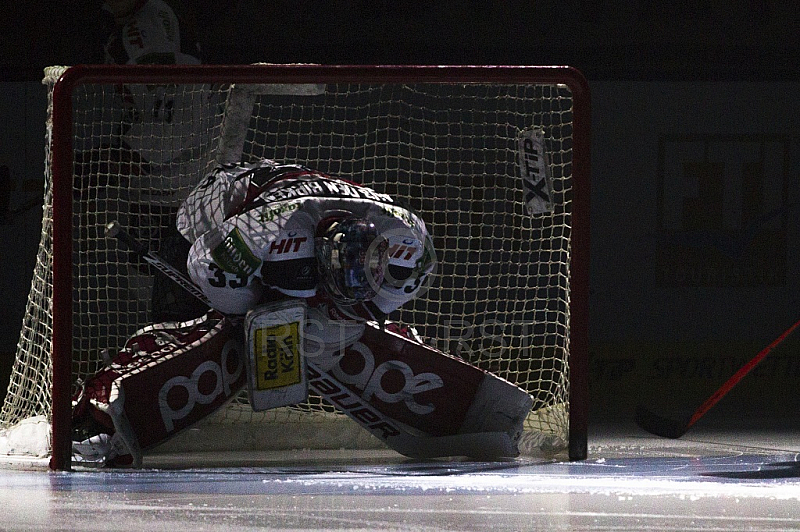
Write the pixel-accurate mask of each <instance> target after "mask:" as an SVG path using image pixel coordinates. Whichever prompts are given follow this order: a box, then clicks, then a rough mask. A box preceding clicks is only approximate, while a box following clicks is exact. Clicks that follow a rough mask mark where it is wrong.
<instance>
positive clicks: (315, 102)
mask: <svg viewBox="0 0 800 532" xmlns="http://www.w3.org/2000/svg"><path fill="white" fill-rule="evenodd" d="M57 77H58V79H57V81H55V83H54V84H53V85H52V91H51V94H50V128H49V129H48V132H49V133H48V134H49V135H51V138H50V139H48V146H49V151H48V164H47V168H48V172H49V176H46V178H47V183H48V184H47V185H46V188H47V189H48V190H46V192H47V194H48V195H51V196H52V197H51V198H46V203H45V218H47V217H48V216H49V214H50V213H49V212H48V211H49V209H50V208H51V209H52V218H51V221H49V223H43V236H42V244H41V246H42V247H43V248H48V249H49V250H52V251H51V252H49V253H51V254H45V255H44V256H45V257H48V258H47V259H42V258H41V257H40V260H39V262H44V263H45V268H47V266H48V265H47V264H46V263H47V261H48V260H50V261H51V265H50V271H51V272H52V277H48V275H49V274H48V272H47V271H44V272H42V278H43V280H42V282H43V283H44V284H45V285H46V287H49V290H50V291H51V292H49V293H48V290H47V288H44V289H43V290H42V291H43V292H44V293H45V295H43V296H37V297H40V298H44V300H45V302H41V301H40V302H32V299H34V295H33V292H34V290H33V289H32V292H31V296H30V298H29V303H28V312H27V316H26V322H25V323H24V324H23V333H22V335H21V339H20V346H19V348H18V354H17V361H16V363H15V371H14V374H13V375H12V382H11V384H10V387H9V393H8V395H7V398H6V403H5V405H4V407H3V413H2V419H0V422H2V423H3V424H4V426H7V425H10V424H13V423H14V422H18V421H19V420H20V419H21V418H24V417H29V416H31V415H37V414H39V415H44V416H46V417H47V418H48V419H49V420H50V422H51V424H52V446H51V448H52V454H51V458H50V467H51V468H53V469H69V468H70V464H71V459H72V456H71V439H72V438H71V427H70V424H71V423H70V422H71V396H72V394H73V393H74V391H75V389H76V383H77V382H79V381H80V380H81V379H83V378H85V377H86V373H87V372H90V371H92V370H96V369H97V367H98V365H99V364H100V362H98V361H97V360H100V354H99V352H100V351H103V350H107V351H112V352H113V351H114V350H115V349H118V348H119V342H120V338H122V337H124V336H125V335H129V334H130V333H131V332H132V330H135V329H136V328H138V327H141V326H143V325H145V324H146V316H147V308H138V309H133V310H132V311H130V313H129V314H125V315H123V314H120V315H119V316H120V317H116V315H115V314H114V313H112V312H111V311H110V310H109V309H114V312H116V309H120V308H122V307H125V308H126V309H127V308H129V307H131V306H135V304H136V303H137V302H138V301H139V300H140V299H141V297H139V296H137V294H139V295H140V294H142V293H145V292H146V290H147V288H148V287H147V283H146V280H145V281H142V280H141V279H138V280H136V281H134V280H133V279H132V277H135V276H136V275H137V274H136V273H130V269H126V268H125V267H123V266H116V267H111V266H109V267H108V268H107V267H106V266H104V265H103V264H104V263H106V262H108V263H111V262H113V261H115V260H117V258H116V255H115V253H116V252H117V251H116V250H106V251H104V252H101V253H99V258H98V257H94V258H93V259H91V260H96V261H98V262H97V263H93V264H88V265H85V266H84V265H83V263H82V262H81V261H83V260H84V259H83V258H81V257H83V256H84V255H83V254H85V253H86V252H87V248H92V250H94V247H93V246H95V245H97V244H96V243H95V244H91V245H89V244H87V243H86V241H84V240H83V239H84V238H88V237H86V235H88V234H91V233H92V231H93V229H92V227H93V226H94V225H98V224H100V223H101V222H103V221H104V220H105V217H110V216H112V215H116V214H118V213H114V212H113V211H114V209H120V208H121V207H120V206H124V208H125V209H129V210H130V213H129V214H130V216H129V217H130V221H129V223H130V224H137V225H142V224H147V223H151V222H152V223H153V224H154V228H148V230H150V229H152V231H156V232H157V230H158V228H157V227H155V225H158V224H164V223H165V222H164V220H163V216H162V214H163V212H168V211H169V209H170V208H172V207H174V205H170V202H174V201H179V200H180V197H181V195H183V194H185V193H186V192H187V191H188V189H189V188H190V187H191V186H192V185H193V184H195V183H196V182H197V180H198V179H199V178H200V177H201V176H202V174H203V172H204V171H207V170H208V168H209V167H210V166H209V165H213V163H214V162H225V161H226V160H228V161H229V160H235V159H239V158H254V157H267V158H272V159H277V160H282V161H285V162H292V163H300V164H304V165H307V166H311V167H314V168H318V169H320V170H322V171H325V172H327V173H330V174H334V175H341V176H343V177H347V178H350V179H353V180H354V181H358V182H363V183H365V184H367V185H369V186H372V187H374V188H376V189H379V190H380V191H382V192H387V193H390V194H393V195H396V196H400V197H403V198H404V199H405V200H406V201H408V202H409V203H410V204H411V205H412V207H414V208H415V209H416V210H417V211H419V212H420V214H421V215H422V217H423V219H425V221H426V223H427V224H428V225H429V229H430V231H431V233H432V235H433V237H434V243H435V245H436V247H437V253H440V257H439V260H440V262H441V265H440V267H439V269H438V271H437V279H435V280H434V281H433V282H432V285H431V288H430V289H429V290H428V292H427V293H426V294H425V296H423V297H422V298H420V300H419V301H415V302H414V304H413V305H410V306H409V308H408V309H403V310H402V312H401V313H400V314H399V315H398V316H396V317H394V318H395V319H397V320H398V321H403V322H406V323H410V324H412V325H414V326H415V327H417V329H418V330H419V331H420V334H422V336H423V337H424V338H425V339H426V340H427V341H429V342H431V343H433V344H434V345H435V346H436V347H439V348H441V349H443V350H445V351H448V352H451V353H453V354H456V355H458V356H462V357H463V358H465V359H466V360H468V361H470V362H472V363H474V364H476V365H478V366H480V367H483V368H484V369H488V370H490V371H493V372H496V373H498V374H499V375H501V376H503V377H505V378H507V379H509V380H511V381H512V382H514V383H516V384H518V385H519V386H521V387H523V388H525V389H526V390H527V391H528V392H529V393H531V394H532V395H533V396H534V399H535V405H534V410H535V411H534V412H532V414H531V416H530V423H529V426H530V430H531V431H532V432H533V433H539V432H542V433H545V434H547V435H548V436H550V433H552V434H553V436H552V437H548V439H547V440H546V441H547V444H546V446H547V447H550V448H551V449H550V450H555V451H560V450H563V451H564V452H565V453H567V454H568V456H569V458H570V459H583V458H585V457H586V454H587V418H588V384H587V382H588V378H587V366H588V336H587V335H588V284H589V283H588V278H589V174H590V98H589V90H588V85H587V83H586V81H585V79H584V78H583V76H582V75H581V74H580V73H579V72H578V71H576V70H575V69H572V68H569V67H559V66H555V67H529V66H322V65H225V66H213V65H202V66H177V65H172V66H101V65H91V66H86V65H84V66H77V67H72V68H69V69H66V70H64V71H63V72H60V71H59V72H58V76H57ZM159 88H160V89H159ZM184 90H185V92H180V91H184ZM234 100H236V101H234ZM114 106H118V107H119V108H118V109H112V107H114ZM151 122H152V123H151ZM156 122H157V124H155V125H154V123H156ZM134 135H138V136H137V137H136V138H133V136H134ZM536 135H538V137H536V138H538V139H540V140H539V142H540V143H541V144H540V146H541V149H542V150H543V153H542V152H541V151H540V152H537V153H536V157H535V158H536V159H537V160H541V161H543V164H542V165H541V166H540V167H537V168H538V170H537V169H533V170H531V168H530V167H528V168H527V169H526V164H531V163H530V161H529V160H527V159H526V158H525V157H526V155H525V139H526V138H527V139H529V138H533V137H535V136H536ZM114 136H122V137H123V138H124V142H123V144H122V145H123V146H126V150H125V153H124V154H123V155H119V154H117V155H109V154H108V153H109V152H110V151H111V150H112V149H117V148H118V147H119V144H118V143H115V141H114V140H113V139H114ZM534 140H535V139H534ZM87 153H91V154H92V155H91V157H90V159H91V160H90V161H89V162H88V163H87V162H86V154H87ZM79 158H81V159H80V160H79ZM81 165H82V166H81ZM79 166H81V167H80V168H79ZM539 171H541V172H542V173H543V174H542V176H539V175H538V174H537V172H539ZM104 172H107V173H108V175H107V176H101V174H103V173H104ZM531 172H532V174H531ZM78 174H80V179H78V177H77V176H78ZM523 174H524V175H523ZM101 177H102V178H101ZM538 177H546V179H545V180H543V181H542V180H539V181H537V179H538ZM98 178H100V179H98ZM86 179H88V184H87V181H86ZM93 179H97V180H98V182H97V183H94V182H92V180H93ZM532 179H533V180H532ZM171 180H174V182H173V181H171ZM78 181H81V184H80V187H84V188H86V187H88V188H89V189H91V190H92V192H91V194H90V197H87V196H85V195H84V194H83V193H82V192H81V191H80V190H78V188H79V185H78ZM118 182H124V186H125V187H128V188H126V189H125V190H122V191H121V192H116V191H113V190H112V188H113V187H115V186H116V184H117V183H118ZM91 187H95V188H94V189H92V188H91ZM84 191H85V190H84ZM542 191H544V193H545V194H546V195H547V196H549V200H550V202H549V203H546V202H545V203H536V202H537V201H538V197H539V196H541V194H539V193H540V192H542ZM112 194H113V195H115V196H114V199H113V201H112V199H111V196H112ZM145 196H148V198H149V199H143V198H144V197H145ZM153 197H155V198H156V199H155V200H153V199H152V198H153ZM165 198H167V199H165ZM80 202H87V203H86V204H82V203H80ZM115 202H116V203H115ZM148 202H150V203H148ZM134 204H139V205H140V206H139V207H136V213H137V214H136V215H135V216H134V214H132V213H133V212H134V210H133V209H132V207H131V206H132V205H134ZM142 204H147V205H151V206H152V205H158V206H159V209H155V208H153V207H148V208H147V209H145V210H147V212H146V213H145V214H142V208H141V205H142ZM156 210H157V211H158V212H157V213H156V212H155V211H156ZM103 213H105V214H103ZM153 220H155V221H153ZM82 224H86V227H84V226H83V225H82ZM141 232H142V233H146V231H145V230H144V229H143V230H142V231H141ZM151 245H153V246H158V241H157V240H154V241H153V242H151ZM42 253H43V251H41V250H40V255H41V254H42ZM91 253H95V254H96V255H97V252H96V251H91V252H89V255H91ZM87 260H89V259H87ZM107 270H114V271H107ZM101 274H102V276H108V278H109V279H112V278H113V279H116V280H114V281H108V282H109V283H110V284H109V285H108V286H110V287H111V288H108V287H103V286H100V287H98V286H95V285H96V284H97V283H98V281H96V279H97V278H100V276H101ZM120 279H124V281H122V280H120ZM103 282H105V281H103ZM34 283H36V279H34ZM101 284H102V282H101ZM123 285H124V286H123ZM112 288H113V290H112ZM115 291H116V292H115ZM143 291H144V292H143ZM107 294H111V295H108V296H107ZM115 294H116V295H115ZM120 294H121V295H120ZM106 297H108V298H109V299H108V300H106V299H105V298H106ZM114 297H116V298H119V299H120V301H111V299H112V298H114ZM126 298H127V299H126ZM47 301H49V303H48V302H47ZM145 303H146V302H145ZM37 306H38V307H42V308H41V309H34V308H33V307H37ZM146 306H147V305H146V304H145V307H146ZM45 307H49V308H45ZM97 307H99V310H98V308H97ZM36 312H43V313H44V314H43V316H44V317H42V316H38V315H37V316H36V317H33V314H34V313H36ZM92 312H95V313H97V314H99V315H100V316H99V317H97V318H92V317H91V315H92ZM48 320H49V323H43V324H39V325H36V324H33V325H31V322H34V321H36V322H42V321H44V322H48ZM87 320H88V321H87ZM92 320H94V321H92ZM84 321H87V323H84ZM42 326H43V327H42ZM26 327H28V328H31V327H33V328H38V329H40V330H41V329H44V333H36V334H44V336H45V339H43V340H42V339H34V337H33V336H31V335H34V333H29V334H28V336H29V339H28V341H27V344H26V340H25V337H26V331H25V328H26ZM79 329H80V330H81V331H83V330H88V331H90V332H88V333H86V335H87V336H86V338H83V337H80V338H79V337H78V335H79V334H84V333H83V332H81V333H78V330H79ZM109 331H111V332H109ZM114 334H116V335H118V336H119V337H115V338H113V339H112V340H107V339H106V337H111V336H114ZM42 343H44V347H43V349H44V353H43V355H39V358H41V357H42V356H44V357H47V358H48V359H49V360H50V361H51V367H50V368H48V369H47V370H49V371H51V375H39V374H37V373H36V372H33V373H32V371H31V370H30V369H28V370H27V371H25V370H24V367H25V366H27V365H29V364H30V362H27V360H29V358H30V356H31V355H30V353H27V351H31V349H33V348H32V347H31V345H34V344H42ZM95 352H96V353H95ZM84 357H90V358H91V357H94V358H95V359H96V360H83V358H84ZM79 359H80V360H79ZM40 371H41V370H40ZM36 379H38V380H39V381H40V382H38V383H35V384H31V383H29V382H28V381H29V380H36ZM50 379H52V384H51V387H50V388H49V389H48V386H47V385H46V383H47V381H48V380H50ZM26 387H36V389H37V390H40V391H38V392H36V394H38V396H37V397H36V398H30V394H31V393H33V392H24V393H23V392H22V391H21V390H23V389H25V388H26ZM455 393H457V392H455ZM42 394H44V395H47V394H50V397H41V395H42ZM23 396H24V397H23ZM29 402H32V403H35V405H33V406H31V405H28V404H26V403H29ZM240 406H241V405H237V408H238V407H240ZM317 409H319V410H320V411H326V409H328V407H326V406H325V405H320V404H309V405H301V406H300V407H297V408H296V409H295V410H294V411H292V412H291V415H290V416H289V417H291V418H292V419H294V416H295V413H297V416H299V417H303V416H304V415H305V413H306V412H309V411H315V410H317ZM281 419H283V418H278V417H273V418H270V419H265V420H258V421H249V422H253V423H264V424H269V423H283V421H281ZM287 419H288V418H287ZM248 420H252V417H248ZM553 442H558V443H557V444H556V445H555V446H556V447H561V449H552V447H553V446H554V445H553ZM303 445H308V444H307V443H304V444H303Z"/></svg>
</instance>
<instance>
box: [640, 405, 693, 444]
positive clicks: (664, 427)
mask: <svg viewBox="0 0 800 532" xmlns="http://www.w3.org/2000/svg"><path fill="white" fill-rule="evenodd" d="M635 421H636V424H637V425H639V427H640V428H642V429H644V430H646V431H647V432H649V433H650V434H655V435H656V436H661V437H663V438H672V439H677V438H680V437H681V436H683V435H684V434H686V431H687V430H689V427H690V425H689V421H688V420H687V419H682V420H675V419H671V418H668V417H664V416H662V415H659V414H656V413H655V412H652V411H650V410H648V409H647V408H645V407H643V406H641V405H640V406H637V407H636V418H635Z"/></svg>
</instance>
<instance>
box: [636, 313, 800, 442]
mask: <svg viewBox="0 0 800 532" xmlns="http://www.w3.org/2000/svg"><path fill="white" fill-rule="evenodd" d="M798 327H800V320H798V321H796V322H795V323H794V324H792V325H791V326H790V327H789V328H788V329H786V330H785V331H784V332H783V333H782V334H781V335H780V336H778V337H777V338H775V340H773V341H772V343H770V344H769V345H768V346H767V347H765V348H764V349H762V350H761V351H759V352H758V354H757V355H756V356H755V357H753V358H752V359H751V360H750V361H748V362H747V363H746V364H745V365H744V366H742V367H741V368H739V370H738V371H737V372H736V373H734V374H733V375H732V376H731V377H730V378H729V379H728V380H727V381H725V384H723V385H722V386H720V387H719V389H717V391H715V392H714V393H713V394H712V395H711V397H709V398H708V399H706V400H705V402H704V403H703V404H701V405H700V406H699V407H697V409H696V410H695V411H694V413H692V415H691V416H689V418H688V419H685V418H684V419H674V418H670V417H667V416H662V415H660V414H656V413H655V412H653V411H651V410H649V409H647V408H645V407H644V406H642V405H639V406H638V407H637V408H636V424H637V425H639V427H641V428H643V429H644V430H646V431H647V432H650V433H651V434H655V435H657V436H663V437H665V438H680V437H681V436H683V435H684V434H686V431H688V430H689V429H690V428H691V427H692V425H694V424H695V423H697V421H698V420H700V418H701V417H703V416H704V415H705V413H706V412H708V411H709V410H710V409H711V408H712V407H713V406H714V405H715V404H717V403H718V402H719V401H720V399H722V398H723V397H725V396H726V395H727V394H728V392H730V391H731V390H732V389H733V387H734V386H736V385H737V384H738V383H739V381H740V380H742V379H743V378H744V377H745V375H747V374H748V373H750V372H751V371H752V370H753V368H755V367H756V366H757V365H758V364H759V362H761V361H762V360H763V359H764V358H765V357H766V356H767V355H768V354H769V353H770V352H771V351H772V350H773V349H775V348H776V347H777V346H778V345H780V344H781V343H782V342H783V341H784V340H786V339H787V338H788V337H789V336H791V334H792V333H793V332H794V331H795V329H797V328H798Z"/></svg>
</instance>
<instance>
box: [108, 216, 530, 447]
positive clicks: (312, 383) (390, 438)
mask: <svg viewBox="0 0 800 532" xmlns="http://www.w3.org/2000/svg"><path fill="white" fill-rule="evenodd" d="M106 235H107V236H109V237H111V238H116V239H118V240H119V241H121V242H123V243H124V244H125V245H126V246H128V247H129V248H130V249H131V250H132V251H134V252H135V253H137V254H138V255H139V256H141V257H142V258H143V259H144V260H146V261H147V262H148V263H150V264H151V265H153V266H154V267H155V268H157V269H158V270H159V271H161V272H163V273H164V274H165V275H166V276H167V277H169V278H170V279H172V280H173V281H175V282H176V283H177V284H178V285H179V286H181V287H182V288H184V289H186V290H187V291H188V292H189V293H191V294H192V295H193V296H195V297H196V298H198V299H199V300H200V301H202V302H203V303H205V304H206V305H208V306H209V307H211V303H210V301H209V299H208V298H207V297H206V296H205V294H203V293H202V292H201V291H200V290H199V289H198V288H197V287H196V286H195V285H194V284H193V283H192V282H191V281H190V280H189V279H188V278H187V277H185V276H184V275H183V274H182V273H181V272H180V271H178V270H176V269H175V268H173V267H172V266H170V265H169V264H168V263H166V262H165V261H164V260H163V259H162V258H161V257H159V255H158V254H157V253H155V252H152V251H149V250H148V249H147V247H146V246H144V245H143V244H142V243H140V242H138V241H137V240H136V239H135V238H133V237H132V236H131V235H130V234H129V233H128V232H127V231H125V229H124V228H123V227H122V226H121V225H120V224H119V223H118V222H116V221H114V222H111V223H109V224H108V225H107V226H106ZM307 367H308V372H309V380H308V386H309V388H310V389H312V390H314V391H315V392H316V393H318V394H319V395H320V396H322V397H324V398H325V399H326V400H327V401H328V402H330V403H331V404H333V405H338V407H339V410H340V411H342V412H343V413H344V414H345V415H347V416H348V417H349V418H350V419H352V420H353V421H355V422H356V423H358V424H359V425H361V426H362V427H363V428H365V429H366V430H368V431H369V432H370V433H372V434H373V435H374V436H376V437H378V438H379V439H380V440H381V441H383V442H384V443H386V445H388V446H389V447H390V448H392V449H393V450H395V451H397V452H398V453H400V454H402V455H405V456H408V457H411V458H419V459H427V458H438V457H444V456H466V457H470V458H476V459H492V458H499V457H506V458H510V457H515V456H517V455H519V450H518V447H517V441H516V440H515V439H512V437H511V436H510V435H509V434H508V433H506V432H475V433H465V434H452V435H445V436H429V435H426V434H421V433H419V431H417V430H416V429H414V428H412V427H408V426H406V425H405V424H404V423H402V422H399V421H397V420H395V419H392V418H391V417H389V416H387V415H385V414H384V413H383V412H381V411H380V410H378V409H376V408H374V407H373V406H372V405H370V404H369V403H368V402H367V401H366V400H364V399H363V398H362V397H360V396H359V395H358V394H356V393H353V392H352V391H351V390H349V389H348V388H347V387H346V386H344V385H342V384H341V383H340V382H339V380H338V379H337V378H336V377H334V376H333V375H332V374H331V372H330V371H328V370H326V369H324V368H322V367H320V365H318V364H316V363H315V361H314V360H313V359H309V360H307ZM528 399H530V401H531V402H530V403H528V405H527V410H528V411H530V407H531V406H532V399H531V398H530V396H528Z"/></svg>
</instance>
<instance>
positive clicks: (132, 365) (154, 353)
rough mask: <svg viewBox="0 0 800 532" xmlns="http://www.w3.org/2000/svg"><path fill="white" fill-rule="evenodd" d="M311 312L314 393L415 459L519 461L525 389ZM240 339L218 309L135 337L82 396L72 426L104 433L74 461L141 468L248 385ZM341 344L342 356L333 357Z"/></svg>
mask: <svg viewBox="0 0 800 532" xmlns="http://www.w3.org/2000/svg"><path fill="white" fill-rule="evenodd" d="M310 310H313V311H314V312H309V314H308V318H309V321H310V322H311V321H315V320H319V321H321V322H322V323H321V324H320V323H319V321H318V322H317V323H315V324H313V325H315V326H316V327H313V326H309V325H307V326H306V332H305V335H304V345H305V349H304V350H305V352H306V362H307V371H308V374H307V384H308V387H309V389H310V390H311V391H312V392H315V393H317V394H319V395H320V396H322V397H324V398H325V399H326V400H327V401H328V402H330V403H331V404H333V405H334V406H335V407H336V408H337V409H338V410H340V411H341V412H343V413H344V414H346V415H347V416H349V417H350V418H351V419H353V420H354V421H356V422H357V423H359V424H360V425H361V426H362V427H364V428H366V429H367V430H369V431H370V432H371V433H372V434H373V435H375V436H376V437H378V438H379V439H381V440H382V441H383V442H385V443H386V445H387V446H389V447H390V448H392V449H394V450H395V451H397V452H399V453H401V454H403V455H405V456H409V457H412V458H436V457H445V456H466V457H470V458H477V459H496V458H510V457H514V456H517V455H518V454H519V451H518V449H517V442H518V440H519V438H520V436H521V434H522V426H523V422H524V420H525V418H526V416H527V414H528V413H529V412H530V409H531V406H532V398H531V397H530V395H528V394H527V393H526V392H524V391H523V390H521V389H520V388H518V387H517V386H514V385H513V384H511V383H509V382H507V381H505V380H503V379H500V378H499V377H497V376H495V375H492V374H490V373H488V372H485V371H483V370H481V369H479V368H476V367H474V366H471V365H469V364H467V363H466V362H464V361H462V360H460V359H458V358H455V357H452V356H450V355H447V354H444V353H442V352H440V351H438V350H435V349H433V348H432V347H429V346H427V345H425V344H423V343H422V342H420V341H419V340H417V339H416V338H414V337H413V336H412V335H411V334H408V332H407V331H406V330H404V329H403V328H401V327H399V326H396V325H391V324H390V325H389V326H388V329H393V330H387V329H381V328H379V327H377V326H375V325H372V324H367V325H363V324H358V325H355V326H354V324H353V323H352V322H338V321H336V320H332V319H330V318H328V317H326V315H327V312H325V309H324V307H323V308H322V309H310ZM320 310H322V312H320ZM340 328H341V330H340ZM354 328H355V331H356V332H357V334H355V335H354ZM361 329H363V334H362V333H360V330H361ZM341 331H344V332H341ZM243 336H244V334H243V331H242V329H241V327H238V326H235V325H234V324H233V323H232V322H231V321H230V320H229V319H227V318H225V317H223V316H221V315H220V314H218V313H216V312H213V311H212V312H210V313H209V314H207V315H206V316H205V317H203V318H200V319H197V320H193V321H190V322H185V323H164V324H159V325H153V326H150V327H146V328H144V329H142V330H140V331H138V332H137V333H136V334H135V335H134V336H133V337H132V338H130V339H129V340H128V342H127V343H126V345H125V347H124V348H123V349H122V350H121V351H120V352H119V354H118V355H117V356H116V357H114V360H113V361H112V362H111V364H110V365H109V366H108V367H107V368H105V369H103V370H101V371H100V372H98V373H97V374H96V375H94V376H93V377H92V378H91V379H89V380H88V381H87V382H86V383H85V385H84V386H83V387H82V389H81V391H80V393H79V395H78V396H77V397H75V401H74V404H75V407H74V413H73V425H74V427H75V429H81V428H82V429H87V428H90V429H93V430H94V431H95V432H98V431H99V432H100V433H101V434H100V435H95V436H94V437H92V438H85V435H84V436H83V437H82V439H83V441H81V442H77V441H76V442H74V444H73V451H74V453H75V455H76V456H77V457H78V459H79V460H80V459H83V460H85V461H87V462H89V461H91V462H100V463H106V464H109V465H126V464H133V465H134V466H140V465H141V462H142V451H143V450H147V449H149V448H151V447H154V446H156V445H158V444H159V443H162V442H164V441H165V440H167V439H169V438H170V437H172V436H174V435H175V434H177V433H178V432H180V431H182V430H184V429H186V428H188V427H190V426H191V425H193V424H195V423H196V422H198V421H200V420H201V419H203V418H204V417H206V416H208V415H209V414H211V413H212V412H214V411H215V410H216V409H217V408H219V407H220V406H222V405H223V404H225V403H226V402H228V401H229V400H230V399H232V398H233V397H234V396H235V395H236V394H237V393H238V392H239V391H240V390H241V389H242V388H244V386H245V385H246V383H247V380H248V379H247V378H246V375H247V371H246V370H245V367H246V365H247V357H246V355H245V352H246V349H245V348H244V347H243V345H242V338H243ZM342 341H344V342H346V344H345V345H348V344H349V345H348V347H347V348H345V349H343V350H342V349H338V346H337V348H335V349H334V348H331V347H332V346H333V345H335V344H337V343H339V342H342ZM339 345H341V344H340V343H339ZM304 384H305V383H304ZM98 429H99V430H98ZM79 432H80V431H76V433H79Z"/></svg>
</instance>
